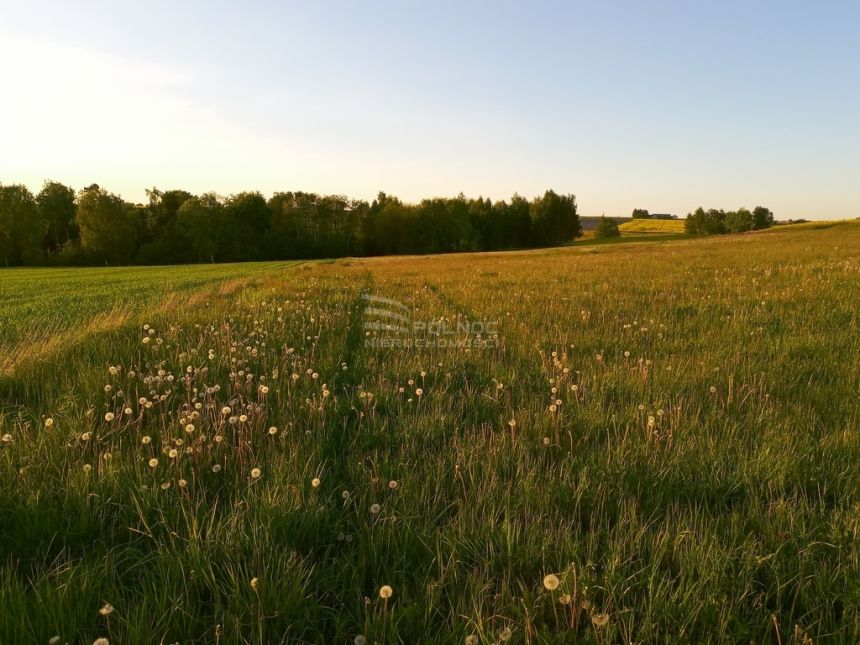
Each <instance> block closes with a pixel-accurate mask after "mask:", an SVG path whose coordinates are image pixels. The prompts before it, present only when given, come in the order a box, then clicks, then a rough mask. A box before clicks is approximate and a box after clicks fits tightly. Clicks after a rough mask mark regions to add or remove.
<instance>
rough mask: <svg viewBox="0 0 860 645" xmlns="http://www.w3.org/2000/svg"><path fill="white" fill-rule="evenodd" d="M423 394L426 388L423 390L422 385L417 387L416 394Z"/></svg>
mask: <svg viewBox="0 0 860 645" xmlns="http://www.w3.org/2000/svg"><path fill="white" fill-rule="evenodd" d="M422 394H424V390H422V389H421V388H420V387H419V388H418V389H416V390H415V395H416V396H421V395H422Z"/></svg>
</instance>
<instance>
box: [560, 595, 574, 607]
mask: <svg viewBox="0 0 860 645" xmlns="http://www.w3.org/2000/svg"><path fill="white" fill-rule="evenodd" d="M571 600H572V598H571V597H570V594H569V593H564V594H561V597H560V598H559V599H558V601H559V602H560V603H561V604H562V605H569V604H570V602H571Z"/></svg>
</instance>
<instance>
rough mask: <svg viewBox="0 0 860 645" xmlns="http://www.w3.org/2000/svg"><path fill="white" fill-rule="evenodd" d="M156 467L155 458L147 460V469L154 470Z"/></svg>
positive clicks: (156, 460) (156, 461)
mask: <svg viewBox="0 0 860 645" xmlns="http://www.w3.org/2000/svg"><path fill="white" fill-rule="evenodd" d="M157 465H158V459H156V458H155V457H153V458H152V459H150V460H149V467H150V468H155V467H156V466H157Z"/></svg>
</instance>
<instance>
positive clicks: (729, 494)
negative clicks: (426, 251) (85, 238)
mask: <svg viewBox="0 0 860 645" xmlns="http://www.w3.org/2000/svg"><path fill="white" fill-rule="evenodd" d="M645 222H647V223H652V222H651V221H645ZM657 223H660V224H663V223H665V224H680V225H681V226H683V222H657ZM637 224H638V222H637ZM625 226H626V225H625ZM655 237H656V236H655ZM368 295H371V296H375V297H379V298H387V299H390V300H393V301H395V302H396V303H402V304H403V305H404V307H399V306H397V305H396V304H387V305H385V304H378V303H380V302H382V301H368V300H367V299H366V296H368ZM858 301H860V227H855V226H843V227H839V228H830V229H822V230H788V228H786V229H784V230H780V232H779V234H776V231H773V232H765V233H761V234H752V235H741V236H724V237H714V238H697V239H688V240H671V239H670V240H667V241H663V242H661V243H659V244H652V243H639V244H624V243H618V244H612V245H594V246H581V245H580V246H572V247H568V248H564V249H543V250H538V251H528V252H517V253H484V254H473V255H449V256H420V257H388V258H379V259H363V260H352V259H350V260H340V261H336V262H329V263H304V264H288V263H279V264H271V263H270V264H247V265H233V266H226V265H217V266H199V267H163V268H141V269H83V270H75V269H63V270H51V269H33V270H12V271H3V272H0V320H2V326H0V348H2V355H3V357H4V358H3V363H2V366H0V405H2V408H0V410H2V412H0V642H3V643H6V642H10V643H12V642H42V643H44V642H47V641H48V639H49V638H51V637H52V636H54V635H59V636H60V637H61V639H62V642H69V643H73V642H86V643H88V642H92V640H93V639H95V638H96V637H99V636H105V637H109V638H110V639H111V642H115V643H125V642H174V641H181V642H196V641H203V642H218V641H219V640H220V642H224V643H233V642H248V643H262V642H314V643H316V642H329V643H345V642H352V641H353V639H354V638H355V637H356V636H358V635H361V636H363V637H364V638H365V639H366V642H367V643H374V642H380V643H381V642H386V643H389V642H402V643H416V642H424V640H425V639H429V640H432V641H433V642H450V643H463V642H466V639H467V638H474V639H475V640H474V641H468V642H475V643H496V642H500V641H506V640H507V641H509V642H517V643H521V642H530V643H544V642H548V643H568V642H573V641H575V640H577V639H578V640H579V641H581V642H594V643H613V642H624V643H628V642H637V643H639V642H655V643H656V642H667V641H671V642H682V641H692V642H726V641H735V642H749V641H753V642H781V643H786V644H787V643H797V644H800V643H802V642H805V641H804V640H803V639H804V638H805V637H806V636H809V637H811V638H812V639H813V640H814V641H815V642H857V641H858V640H860V611H858V606H860V604H858V598H860V552H858V547H857V537H858V531H860V474H858V469H857V464H858V459H860V412H858V410H860V406H858V405H857V400H858V394H860V361H858V356H860V333H858V332H860V314H858V309H857V305H856V303H857V302H858ZM374 302H376V303H377V304H376V305H374V304H373V303H374ZM369 305H370V308H371V309H373V308H385V307H388V309H389V310H391V311H393V312H395V313H397V314H398V315H400V316H401V317H402V319H403V320H400V319H395V320H393V322H394V323H395V324H396V325H397V326H401V327H402V326H405V325H407V324H408V323H409V322H411V323H416V322H417V323H420V324H424V325H430V324H436V325H441V323H447V324H448V325H449V326H450V328H452V329H453V330H454V332H453V335H452V336H451V337H450V338H449V340H453V341H456V342H454V343H451V344H452V345H454V346H446V347H442V346H438V344H437V346H435V347H433V346H425V347H419V348H415V347H397V346H392V345H396V344H395V343H393V342H390V341H391V339H392V338H400V339H401V340H403V338H404V337H405V338H406V339H408V338H410V337H413V336H414V334H408V333H407V334H405V335H398V334H396V333H393V332H391V331H390V330H386V329H385V328H384V326H383V327H379V326H378V325H377V327H376V328H374V322H373V321H376V320H378V319H379V314H374V313H372V312H368V307H369ZM367 323H370V324H369V325H368V324H367ZM458 323H459V325H458ZM475 323H481V324H482V325H483V327H482V329H486V330H488V331H487V332H486V333H481V334H480V336H479V337H476V334H475V332H474V329H475ZM392 334H394V335H393V336H392ZM383 341H387V342H383ZM476 341H486V342H476ZM385 586H390V588H391V589H390V591H391V592H392V593H391V595H390V597H388V598H383V597H381V595H380V592H381V591H383V593H382V595H387V591H389V590H388V589H387V588H385V589H384V587H385Z"/></svg>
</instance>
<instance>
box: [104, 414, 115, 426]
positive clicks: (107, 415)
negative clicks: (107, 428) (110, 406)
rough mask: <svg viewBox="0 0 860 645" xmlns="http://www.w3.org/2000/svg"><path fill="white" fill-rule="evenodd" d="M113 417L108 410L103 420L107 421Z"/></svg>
mask: <svg viewBox="0 0 860 645" xmlns="http://www.w3.org/2000/svg"><path fill="white" fill-rule="evenodd" d="M113 419H114V416H113V412H108V413H107V414H105V421H107V422H108V423H110V422H111V421H113Z"/></svg>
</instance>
